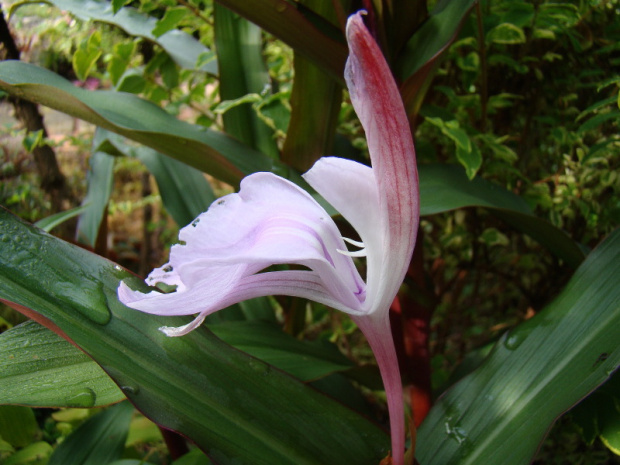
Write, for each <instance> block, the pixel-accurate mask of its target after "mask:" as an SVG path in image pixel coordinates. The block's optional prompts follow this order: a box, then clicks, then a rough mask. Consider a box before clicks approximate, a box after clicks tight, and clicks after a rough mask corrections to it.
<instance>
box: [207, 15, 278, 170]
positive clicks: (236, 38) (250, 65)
mask: <svg viewBox="0 0 620 465" xmlns="http://www.w3.org/2000/svg"><path fill="white" fill-rule="evenodd" d="M214 13H215V44H216V47H217V59H218V66H219V70H220V88H219V90H220V99H221V100H222V101H240V99H244V98H246V97H247V96H252V97H251V98H252V99H253V101H256V98H258V100H260V99H261V96H262V97H263V98H264V97H265V95H263V94H265V93H266V94H271V90H270V77H269V73H268V72H267V66H266V65H265V63H264V60H263V42H262V31H261V30H260V28H258V27H257V26H256V25H254V24H252V23H250V22H249V21H247V20H245V19H243V18H240V17H239V16H237V15H236V14H235V13H233V12H232V11H230V10H228V9H226V8H224V7H222V6H221V5H218V4H215V5H214ZM223 121H224V128H225V130H226V132H227V133H228V134H230V135H231V136H233V137H236V138H237V139H239V140H240V141H241V142H243V143H245V144H247V145H248V146H250V147H253V148H255V149H256V150H260V151H261V152H262V153H264V154H267V155H269V156H271V157H273V158H278V156H279V153H278V147H277V145H276V140H275V136H274V131H273V130H272V129H271V128H269V127H268V126H267V125H266V124H265V123H264V122H263V121H261V120H260V118H259V117H258V115H257V113H256V110H255V109H254V108H253V107H252V106H250V105H240V106H235V107H234V108H229V110H228V111H227V112H226V113H225V114H224V115H223Z"/></svg>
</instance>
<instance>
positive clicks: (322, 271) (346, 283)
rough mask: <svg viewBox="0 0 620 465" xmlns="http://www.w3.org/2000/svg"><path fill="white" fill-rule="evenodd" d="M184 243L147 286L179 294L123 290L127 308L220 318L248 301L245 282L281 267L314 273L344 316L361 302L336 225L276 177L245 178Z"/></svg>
mask: <svg viewBox="0 0 620 465" xmlns="http://www.w3.org/2000/svg"><path fill="white" fill-rule="evenodd" d="M179 239H180V241H181V243H180V244H177V245H175V246H173V247H172V249H171V251H170V261H169V263H167V264H166V265H164V266H162V267H161V268H158V269H156V270H154V271H153V272H152V273H151V274H150V275H149V277H148V278H147V283H148V284H150V285H156V284H157V283H164V284H167V285H174V286H177V288H176V291H175V292H171V293H168V294H162V293H158V292H151V293H149V294H142V293H139V292H133V291H130V290H129V289H128V288H126V286H124V285H123V286H121V288H120V289H119V298H120V299H121V301H122V302H123V303H125V304H126V305H128V306H130V307H132V308H135V309H137V310H141V311H144V312H148V313H154V314H159V315H181V314H184V315H190V314H196V313H203V312H205V311H209V312H211V311H215V310H219V309H221V308H223V307H225V306H227V305H230V303H235V302H239V301H241V300H245V299H246V298H249V297H243V296H241V293H240V289H241V288H242V286H243V283H244V282H245V281H244V280H245V279H247V278H248V277H251V276H252V275H254V274H255V273H257V272H259V271H261V270H263V269H266V268H268V267H269V266H271V265H276V264H293V265H301V266H305V267H307V268H309V269H311V270H313V271H314V272H315V273H316V275H317V276H320V277H321V281H322V286H323V288H324V290H325V291H326V292H327V294H329V295H330V296H331V301H332V302H339V307H341V308H347V309H350V310H351V311H353V312H356V311H357V310H359V309H360V307H361V304H362V302H363V301H364V297H365V284H364V282H363V280H362V279H361V277H360V276H359V273H358V272H357V270H356V269H355V266H354V264H353V262H352V260H351V259H350V257H347V256H344V255H342V254H341V253H339V252H338V250H344V249H346V246H345V244H344V242H343V240H342V238H341V237H340V232H339V231H338V228H337V227H336V225H335V223H334V222H333V220H332V219H331V218H330V216H329V215H328V214H327V212H325V210H324V209H323V208H322V207H321V206H320V205H319V204H318V203H317V202H316V201H315V200H314V199H313V198H312V197H311V196H310V195H309V194H308V193H306V192H305V191H303V190H302V189H300V188H299V187H297V186H296V185H294V184H292V183H291V182H289V181H287V180H285V179H283V178H280V177H278V176H276V175H274V174H271V173H256V174H254V175H252V176H248V177H247V178H245V179H244V180H243V181H242V183H241V190H240V192H239V194H231V195H228V196H226V197H223V198H222V199H220V200H218V201H217V202H215V203H214V204H213V205H212V206H211V207H210V208H209V210H208V211H207V212H205V213H203V214H201V215H200V216H199V217H198V218H197V219H196V220H195V221H194V222H192V223H191V224H190V225H189V226H186V227H185V228H183V229H182V230H181V232H180V234H179ZM289 287H290V286H289ZM302 291H303V292H304V296H305V294H306V293H307V292H306V291H305V290H304V288H303V287H301V288H300V292H302ZM261 292H262V294H261V295H270V291H269V290H267V291H265V290H263V291H261ZM231 296H232V300H231Z"/></svg>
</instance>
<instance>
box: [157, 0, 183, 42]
mask: <svg viewBox="0 0 620 465" xmlns="http://www.w3.org/2000/svg"><path fill="white" fill-rule="evenodd" d="M187 13H188V11H187V8H186V7H184V6H178V7H175V8H167V9H166V13H164V17H163V18H161V19H160V20H159V21H157V24H156V25H155V27H154V28H153V30H152V31H151V32H152V33H153V35H154V36H155V37H159V36H162V35H164V34H165V33H166V32H168V31H171V30H173V29H175V28H176V27H177V26H178V25H179V23H180V22H181V21H183V19H185V17H186V16H187Z"/></svg>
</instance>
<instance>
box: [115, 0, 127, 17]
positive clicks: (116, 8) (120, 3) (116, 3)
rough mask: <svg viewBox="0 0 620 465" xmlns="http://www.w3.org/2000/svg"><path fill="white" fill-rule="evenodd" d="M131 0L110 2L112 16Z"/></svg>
mask: <svg viewBox="0 0 620 465" xmlns="http://www.w3.org/2000/svg"><path fill="white" fill-rule="evenodd" d="M130 2H131V0H112V11H113V12H114V14H116V13H118V10H120V9H121V8H122V7H124V6H125V5H127V4H128V3H130Z"/></svg>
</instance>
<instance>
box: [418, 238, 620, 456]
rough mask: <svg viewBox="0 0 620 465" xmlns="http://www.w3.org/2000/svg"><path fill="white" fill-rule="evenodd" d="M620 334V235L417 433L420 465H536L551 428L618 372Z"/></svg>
mask: <svg viewBox="0 0 620 465" xmlns="http://www.w3.org/2000/svg"><path fill="white" fill-rule="evenodd" d="M619 327H620V230H616V232H614V233H612V234H611V236H610V237H608V238H607V239H606V240H605V241H604V242H603V243H602V244H600V245H599V246H598V247H597V248H596V249H595V250H594V251H593V252H592V253H591V254H590V255H589V256H588V257H587V259H586V260H585V261H584V263H583V264H582V265H581V266H580V267H579V268H578V269H577V271H576V272H575V275H574V276H573V277H572V279H571V280H570V282H569V283H568V284H567V286H566V287H565V288H564V290H563V291H562V292H561V293H560V295H559V296H558V297H557V298H556V299H555V300H554V301H553V302H551V303H550V304H549V305H548V306H547V307H546V308H545V309H544V310H543V311H541V312H540V313H539V314H537V315H536V316H535V317H534V318H531V319H530V320H528V321H526V322H525V323H522V324H521V325H519V326H518V327H516V328H515V329H514V330H512V331H510V332H509V333H507V334H505V335H504V336H503V337H502V338H501V339H500V340H499V342H498V343H497V344H496V346H495V347H494V349H493V350H492V352H491V354H490V355H489V357H488V358H487V359H486V361H485V362H484V363H483V365H482V366H481V367H480V368H478V369H477V370H476V371H474V372H473V373H472V374H470V375H469V376H467V377H465V378H464V379H462V380H461V381H460V382H459V383H457V384H456V385H454V386H453V387H452V388H450V389H449V390H448V391H447V392H446V393H444V395H443V396H442V397H441V398H440V400H439V401H438V402H437V403H436V404H435V406H433V408H432V409H431V412H430V414H429V416H428V417H427V418H426V419H425V420H424V423H423V424H422V426H421V428H420V429H419V430H418V436H417V444H418V446H417V459H418V461H419V462H420V463H424V464H428V465H433V464H452V463H454V464H456V463H458V464H459V465H468V464H480V463H484V464H502V465H526V464H529V463H530V461H531V460H532V458H533V455H534V454H535V453H536V450H537V448H538V445H539V443H540V442H541V441H542V440H543V438H544V437H545V435H546V433H547V431H548V429H549V427H550V425H551V424H552V423H553V422H554V421H555V420H556V419H557V418H558V417H559V416H560V415H561V414H562V413H563V412H565V411H566V410H568V409H569V408H571V407H572V406H573V405H574V404H576V403H577V402H579V400H580V399H582V398H583V397H584V396H586V395H587V394H588V393H589V392H591V391H592V390H593V389H595V388H596V387H597V386H599V385H600V384H602V383H603V382H605V380H606V379H608V377H609V376H610V375H611V374H612V373H613V372H614V370H615V369H616V367H617V366H618V365H619V364H620V344H619V341H618V328H619ZM601 354H606V358H601Z"/></svg>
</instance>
